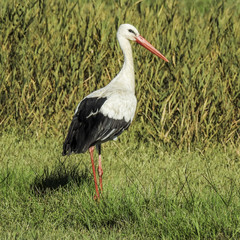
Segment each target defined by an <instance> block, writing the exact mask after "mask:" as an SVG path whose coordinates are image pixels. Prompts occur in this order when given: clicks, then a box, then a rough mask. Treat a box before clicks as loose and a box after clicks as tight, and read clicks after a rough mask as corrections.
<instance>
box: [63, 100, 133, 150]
mask: <svg viewBox="0 0 240 240" xmlns="http://www.w3.org/2000/svg"><path fill="white" fill-rule="evenodd" d="M106 100H107V98H97V97H95V98H85V99H83V101H82V102H81V103H80V105H79V107H78V109H77V111H76V113H75V115H74V117H73V120H72V123H71V125H70V127H69V130H68V134H67V137H66V139H65V142H64V144H63V153H62V154H63V155H66V154H71V153H72V152H74V153H83V152H85V151H86V150H87V149H88V148H89V147H90V146H94V145H96V144H97V143H102V142H106V141H108V140H112V139H114V138H115V137H117V136H119V135H120V134H121V133H122V132H123V131H124V130H125V129H127V128H128V127H129V125H130V123H131V121H128V122H126V121H125V120H124V119H121V120H116V119H112V118H109V117H108V116H104V115H103V114H102V113H101V112H100V110H101V107H102V106H103V104H104V102H105V101H106Z"/></svg>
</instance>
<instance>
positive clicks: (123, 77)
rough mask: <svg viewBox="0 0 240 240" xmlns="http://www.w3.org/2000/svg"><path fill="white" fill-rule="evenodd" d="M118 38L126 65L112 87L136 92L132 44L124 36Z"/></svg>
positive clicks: (112, 82) (112, 83) (113, 81)
mask: <svg viewBox="0 0 240 240" xmlns="http://www.w3.org/2000/svg"><path fill="white" fill-rule="evenodd" d="M117 38H118V41H119V44H120V47H121V49H122V51H123V55H124V64H123V67H122V69H121V71H120V72H119V73H118V75H117V76H116V77H115V78H114V79H113V80H112V81H111V83H110V85H116V86H120V87H121V88H126V89H128V90H129V91H132V92H135V77H134V64H133V56H132V47H131V44H130V42H129V41H128V40H127V39H126V38H124V37H122V36H117Z"/></svg>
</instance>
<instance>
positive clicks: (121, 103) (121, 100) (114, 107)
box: [100, 90, 137, 122]
mask: <svg viewBox="0 0 240 240" xmlns="http://www.w3.org/2000/svg"><path fill="white" fill-rule="evenodd" d="M136 107H137V99H136V97H135V95H134V94H132V93H131V92H126V91H121V90H117V91H116V90H115V91H113V92H108V96H107V101H106V102H105V103H104V104H103V106H102V107H101V110H100V112H101V113H102V114H103V115H104V116H108V117H109V118H113V119H116V120H121V119H123V118H124V119H125V121H126V122H128V121H132V120H133V117H134V114H135V111H136Z"/></svg>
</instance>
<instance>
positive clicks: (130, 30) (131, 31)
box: [128, 29, 136, 35]
mask: <svg viewBox="0 0 240 240" xmlns="http://www.w3.org/2000/svg"><path fill="white" fill-rule="evenodd" d="M128 31H129V32H130V33H133V34H134V35H136V33H135V32H134V31H133V30H132V29H128Z"/></svg>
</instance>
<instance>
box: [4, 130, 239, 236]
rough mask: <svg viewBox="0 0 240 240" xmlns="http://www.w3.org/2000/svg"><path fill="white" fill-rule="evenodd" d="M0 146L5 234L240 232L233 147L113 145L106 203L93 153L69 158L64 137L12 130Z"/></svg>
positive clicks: (107, 155) (106, 163)
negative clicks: (96, 184)
mask: <svg viewBox="0 0 240 240" xmlns="http://www.w3.org/2000/svg"><path fill="white" fill-rule="evenodd" d="M127 134H128V133H125V134H124V135H127ZM123 137H124V136H123ZM0 148H1V149H2V152H1V156H0V166H1V175H0V176H1V179H0V191H1V193H0V212H1V214H0V233H1V239H13V238H17V239H159V238H161V239H239V237H240V218H239V212H240V194H239V193H240V187H239V186H240V181H239V174H240V161H239V155H238V154H237V153H236V151H234V150H233V149H231V148H229V149H227V150H224V149H222V147H215V148H214V149H212V150H208V151H206V152H201V151H200V150H198V149H196V150H195V151H194V152H186V151H180V150H179V151H175V152H173V151H169V149H164V148H163V147H160V146H159V147H157V146H154V145H152V146H146V145H145V144H144V143H141V142H140V143H135V144H134V143H133V142H132V144H131V146H129V144H127V143H123V142H122V143H121V142H110V143H106V144H104V147H103V170H104V176H103V180H104V193H103V195H102V197H101V201H100V202H99V203H98V202H96V201H94V200H93V196H94V193H95V189H94V183H93V177H92V173H91V163H90V159H89V155H88V154H87V153H86V154H81V155H73V156H70V157H67V158H63V157H61V156H60V153H61V139H56V138H44V137H41V138H36V137H31V138H28V137H27V136H21V137H16V136H15V134H13V133H12V134H10V133H8V134H7V133H6V134H3V135H2V136H1V139H0Z"/></svg>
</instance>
